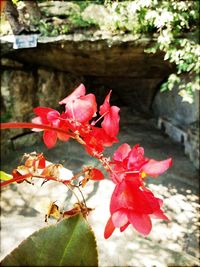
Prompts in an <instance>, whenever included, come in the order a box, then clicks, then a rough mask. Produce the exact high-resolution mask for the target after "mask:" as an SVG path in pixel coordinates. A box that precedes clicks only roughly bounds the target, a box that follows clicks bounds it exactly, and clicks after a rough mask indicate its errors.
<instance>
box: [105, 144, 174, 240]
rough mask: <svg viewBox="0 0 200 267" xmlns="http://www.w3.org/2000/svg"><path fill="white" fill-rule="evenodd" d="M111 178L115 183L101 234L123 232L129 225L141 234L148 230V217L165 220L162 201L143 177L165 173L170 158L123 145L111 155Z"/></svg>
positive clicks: (169, 163) (108, 234)
mask: <svg viewBox="0 0 200 267" xmlns="http://www.w3.org/2000/svg"><path fill="white" fill-rule="evenodd" d="M112 163H113V165H114V167H113V169H112V170H113V171H112V172H111V174H110V177H111V179H112V180H113V182H114V183H115V184H116V186H115V189H114V192H113V194H112V197H111V202H110V213H111V217H110V219H109V220H108V222H107V225H106V228H105V232H104V236H105V238H108V237H110V236H111V234H112V233H113V231H114V230H115V228H120V231H121V232H122V231H124V230H125V229H126V228H127V226H128V225H129V224H132V226H133V227H134V228H135V229H136V230H137V231H138V232H139V233H141V234H143V235H148V234H149V233H150V231H151V228H152V224H151V218H152V217H154V218H159V219H164V220H168V218H167V216H166V215H165V214H164V213H163V211H162V210H161V206H162V200H161V199H159V198H156V197H155V196H154V195H153V193H152V192H151V191H150V190H149V189H147V188H146V187H145V186H144V182H143V179H144V178H145V177H146V176H147V175H149V176H153V177H156V176H158V175H160V174H162V173H163V172H165V171H166V170H167V169H168V168H169V167H170V166H171V165H172V159H171V158H169V159H166V160H163V161H156V160H153V159H149V158H145V157H144V149H143V148H142V147H140V146H139V145H135V146H134V147H133V148H132V149H131V148H130V146H129V145H128V144H126V143H125V144H122V145H121V146H120V147H119V148H118V149H117V150H116V151H115V153H114V155H113V162H112Z"/></svg>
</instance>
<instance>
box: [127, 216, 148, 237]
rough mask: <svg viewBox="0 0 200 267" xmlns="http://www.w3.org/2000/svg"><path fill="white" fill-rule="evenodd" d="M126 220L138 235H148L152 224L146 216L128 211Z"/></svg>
mask: <svg viewBox="0 0 200 267" xmlns="http://www.w3.org/2000/svg"><path fill="white" fill-rule="evenodd" d="M128 219H129V221H130V223H131V224H132V225H133V227H134V228H135V229H136V230H137V231H138V232H139V233H140V234H142V235H144V236H146V235H148V234H149V233H150V231H151V228H152V223H151V219H150V218H149V216H148V215H146V214H140V213H136V212H133V211H129V213H128Z"/></svg>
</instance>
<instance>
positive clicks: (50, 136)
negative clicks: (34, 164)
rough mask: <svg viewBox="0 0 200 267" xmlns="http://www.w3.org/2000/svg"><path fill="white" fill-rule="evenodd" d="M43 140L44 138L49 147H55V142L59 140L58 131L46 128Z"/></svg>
mask: <svg viewBox="0 0 200 267" xmlns="http://www.w3.org/2000/svg"><path fill="white" fill-rule="evenodd" d="M43 140H44V143H45V145H46V146H47V147H48V148H52V147H54V146H55V144H56V141H57V133H56V131H51V130H50V131H48V130H45V131H44V133H43Z"/></svg>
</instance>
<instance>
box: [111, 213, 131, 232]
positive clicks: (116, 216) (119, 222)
mask: <svg viewBox="0 0 200 267" xmlns="http://www.w3.org/2000/svg"><path fill="white" fill-rule="evenodd" d="M112 222H113V224H114V226H115V227H118V228H120V227H123V226H124V225H126V224H127V223H128V217H127V214H126V210H125V209H120V210H118V211H116V212H114V213H113V214H112Z"/></svg>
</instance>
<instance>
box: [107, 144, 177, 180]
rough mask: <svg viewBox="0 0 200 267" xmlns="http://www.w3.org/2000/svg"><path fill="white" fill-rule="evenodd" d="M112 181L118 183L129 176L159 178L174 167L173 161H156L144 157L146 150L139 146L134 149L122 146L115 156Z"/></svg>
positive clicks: (126, 145) (125, 145)
mask: <svg viewBox="0 0 200 267" xmlns="http://www.w3.org/2000/svg"><path fill="white" fill-rule="evenodd" d="M113 164H114V167H113V170H114V172H113V173H111V178H112V180H113V181H114V182H115V183H117V182H119V181H122V179H126V178H128V177H129V176H132V177H139V178H144V177H145V176H147V175H149V176H152V177H157V176H158V175H160V174H162V173H163V172H165V171H166V170H167V169H168V168H169V167H171V166H172V159H171V158H169V159H166V160H163V161H156V160H154V159H149V158H146V157H144V149H143V147H140V146H139V145H138V144H137V145H135V146H134V147H133V148H132V149H131V148H130V146H129V145H128V144H126V143H124V144H122V145H121V146H120V147H119V148H118V149H117V150H116V151H115V153H114V155H113Z"/></svg>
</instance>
